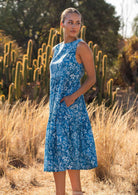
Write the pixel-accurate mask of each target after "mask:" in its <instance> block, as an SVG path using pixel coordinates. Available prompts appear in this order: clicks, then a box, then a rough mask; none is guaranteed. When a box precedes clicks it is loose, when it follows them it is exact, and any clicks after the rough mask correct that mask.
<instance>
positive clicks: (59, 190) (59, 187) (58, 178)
mask: <svg viewBox="0 0 138 195" xmlns="http://www.w3.org/2000/svg"><path fill="white" fill-rule="evenodd" d="M53 174H54V180H55V185H56V195H65V177H66V171H59V172H53Z"/></svg>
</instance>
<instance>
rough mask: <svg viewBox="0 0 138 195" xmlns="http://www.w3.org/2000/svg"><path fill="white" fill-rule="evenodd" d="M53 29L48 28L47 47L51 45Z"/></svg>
mask: <svg viewBox="0 0 138 195" xmlns="http://www.w3.org/2000/svg"><path fill="white" fill-rule="evenodd" d="M54 30H55V29H54V28H50V33H49V38H48V45H51V44H52V37H53V34H54Z"/></svg>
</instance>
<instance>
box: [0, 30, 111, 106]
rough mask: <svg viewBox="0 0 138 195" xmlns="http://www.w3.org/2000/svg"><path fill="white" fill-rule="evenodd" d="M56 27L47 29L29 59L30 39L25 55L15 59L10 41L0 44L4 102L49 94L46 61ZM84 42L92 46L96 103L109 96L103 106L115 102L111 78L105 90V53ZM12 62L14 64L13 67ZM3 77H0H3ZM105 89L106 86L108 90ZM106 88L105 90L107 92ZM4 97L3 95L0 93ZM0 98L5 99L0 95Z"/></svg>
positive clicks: (56, 38) (56, 33)
mask: <svg viewBox="0 0 138 195" xmlns="http://www.w3.org/2000/svg"><path fill="white" fill-rule="evenodd" d="M85 32H86V26H82V29H81V37H82V38H83V39H84V40H85ZM58 34H59V32H57V30H55V29H54V28H51V29H50V33H49V39H48V43H47V44H46V43H43V44H42V47H40V48H39V49H38V51H37V54H38V55H37V58H36V59H33V58H32V55H33V52H32V51H33V42H32V40H29V41H28V44H27V52H26V53H27V54H24V55H23V59H21V60H20V61H19V60H17V61H16V53H15V52H14V50H13V49H12V42H8V43H6V44H5V46H4V50H5V51H4V57H3V56H1V57H0V59H1V61H0V64H1V68H0V72H2V71H3V73H2V74H1V75H2V76H1V85H0V87H1V91H2V89H3V82H2V81H3V78H6V79H7V80H6V82H7V84H9V85H8V95H7V96H6V98H7V97H8V102H9V103H10V104H12V103H13V102H14V101H15V100H18V99H26V98H27V97H29V98H30V99H33V100H37V99H40V100H41V98H42V97H43V96H44V95H46V94H47V95H48V96H49V87H50V86H49V85H50V83H49V80H50V70H49V64H50V61H51V59H52V47H54V45H56V44H57V41H58ZM61 40H62V39H61ZM88 45H89V46H90V48H91V49H92V52H93V55H94V62H95V69H96V78H97V82H96V94H95V95H96V97H97V101H98V103H99V104H101V103H102V100H103V99H105V98H106V99H109V100H108V102H107V103H108V104H107V105H112V104H113V102H114V101H115V98H114V97H115V95H113V92H112V85H113V79H111V80H110V81H109V82H108V85H107V90H106V67H107V55H103V52H102V51H101V50H99V49H98V48H99V46H98V45H97V44H95V45H93V42H92V41H89V43H88ZM14 64H15V66H14ZM3 76H4V77H3ZM85 79H86V74H85V75H84V77H83V78H82V82H83V81H85ZM108 88H109V89H108ZM108 90H109V92H108ZM4 97H5V94H4ZM2 101H5V99H4V98H3V100H2Z"/></svg>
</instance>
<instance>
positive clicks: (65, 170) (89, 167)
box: [44, 165, 98, 172]
mask: <svg viewBox="0 0 138 195" xmlns="http://www.w3.org/2000/svg"><path fill="white" fill-rule="evenodd" d="M96 167H98V165H97V166H93V167H89V168H79V169H76V168H67V169H64V170H57V171H55V170H46V169H44V172H60V171H66V170H90V169H94V168H96Z"/></svg>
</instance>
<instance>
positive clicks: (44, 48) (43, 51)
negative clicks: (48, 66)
mask: <svg viewBox="0 0 138 195" xmlns="http://www.w3.org/2000/svg"><path fill="white" fill-rule="evenodd" d="M45 52H46V43H43V44H42V53H45Z"/></svg>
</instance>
